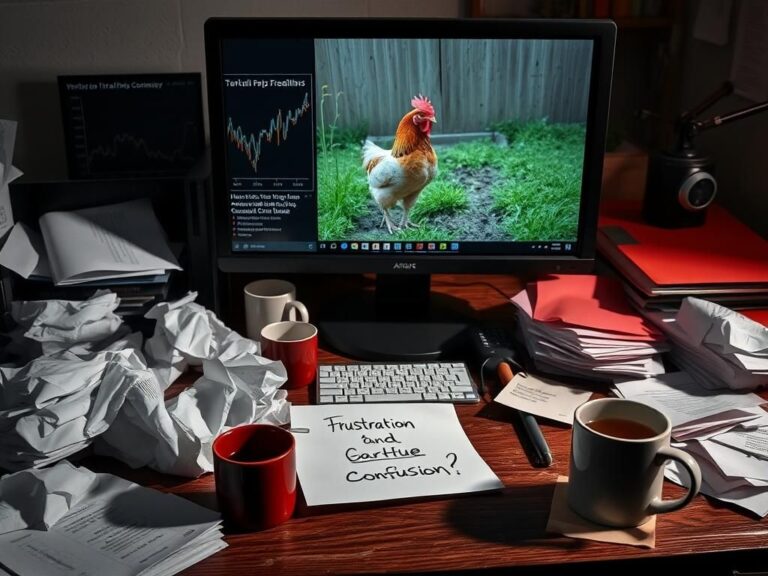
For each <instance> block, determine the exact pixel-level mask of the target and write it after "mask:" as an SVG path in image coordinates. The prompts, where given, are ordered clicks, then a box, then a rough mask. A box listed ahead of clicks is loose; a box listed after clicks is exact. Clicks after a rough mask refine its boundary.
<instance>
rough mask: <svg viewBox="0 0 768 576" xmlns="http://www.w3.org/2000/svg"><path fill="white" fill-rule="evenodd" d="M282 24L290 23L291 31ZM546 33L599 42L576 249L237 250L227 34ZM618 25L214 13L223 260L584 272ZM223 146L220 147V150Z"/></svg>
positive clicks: (285, 265)
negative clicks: (224, 82)
mask: <svg viewBox="0 0 768 576" xmlns="http://www.w3.org/2000/svg"><path fill="white" fill-rule="evenodd" d="M284 30H290V31H291V32H290V35H288V34H286V33H285V32H284ZM425 30H427V31H428V34H426V36H429V37H435V38H494V39H495V38H498V39H504V38H546V39H587V40H592V41H593V53H592V74H591V78H590V99H589V107H588V119H589V120H588V122H587V133H586V141H585V150H584V153H585V162H584V173H583V182H584V188H583V190H584V201H583V202H582V204H581V211H580V214H579V232H578V239H577V246H578V251H577V253H575V254H572V255H558V256H553V255H548V254H537V255H492V256H491V255H487V256H486V255H462V254H456V255H454V254H451V255H445V254H437V255H432V254H423V255H422V254H393V255H388V254H376V255H368V254H366V255H352V254H343V255H336V254H323V253H301V254H286V253H266V252H265V253H247V254H240V253H233V252H232V250H231V238H230V237H229V234H228V232H229V228H228V226H227V218H228V213H227V198H226V194H225V193H221V190H226V171H225V155H224V153H223V150H224V146H225V144H226V143H225V138H224V133H223V131H222V130H220V127H221V126H223V125H224V109H223V90H222V87H221V83H220V82H219V81H218V80H219V79H220V78H221V48H222V41H224V40H227V39H236V38H285V37H294V38H424V37H425ZM615 44H616V25H615V24H614V23H613V22H612V21H610V20H539V19H520V20H511V19H378V18H377V19H373V18H371V19H352V18H312V19H288V18H211V19H209V20H207V21H206V22H205V53H206V76H207V87H208V109H209V128H210V142H211V151H212V165H211V188H212V196H213V198H212V206H213V211H214V216H213V218H212V221H213V222H214V226H215V234H214V237H215V241H216V253H217V263H218V267H219V270H220V271H221V272H225V273H262V272H265V273H385V274H386V273H395V274H433V273H513V274H546V273H586V272H590V271H592V270H593V268H594V259H595V237H596V233H597V212H598V205H599V201H600V189H601V182H602V172H603V153H604V150H605V135H606V130H607V124H608V110H609V106H610V94H611V84H612V78H613V59H614V52H615ZM217 151H221V152H220V153H217Z"/></svg>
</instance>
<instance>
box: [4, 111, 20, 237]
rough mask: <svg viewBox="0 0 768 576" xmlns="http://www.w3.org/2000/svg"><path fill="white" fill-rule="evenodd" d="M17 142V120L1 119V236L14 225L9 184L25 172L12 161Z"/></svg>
mask: <svg viewBox="0 0 768 576" xmlns="http://www.w3.org/2000/svg"><path fill="white" fill-rule="evenodd" d="M15 143H16V122H14V121H13V120H2V119H0V238H2V237H3V235H4V234H5V233H6V232H7V231H8V230H10V228H11V226H13V210H12V209H11V195H10V191H9V189H8V185H9V184H10V183H11V182H13V181H14V180H16V178H18V177H19V176H21V175H22V174H23V172H22V171H21V170H19V169H18V168H16V166H14V165H13V164H11V161H12V160H13V148H14V146H15Z"/></svg>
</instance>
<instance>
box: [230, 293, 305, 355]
mask: <svg viewBox="0 0 768 576" xmlns="http://www.w3.org/2000/svg"><path fill="white" fill-rule="evenodd" d="M243 292H244V294H245V332H246V334H247V335H248V338H250V339H251V340H255V341H257V342H258V341H259V337H260V335H261V329H262V328H264V326H266V325H267V324H272V323H274V322H280V321H281V320H301V322H309V312H308V311H307V307H306V306H304V304H302V303H301V302H299V301H298V300H296V286H294V285H293V284H291V283H290V282H287V281H285V280H274V279H269V280H255V281H254V282H250V283H249V284H247V285H246V287H245V289H244V290H243ZM297 313H298V315H299V316H300V318H296V315H297Z"/></svg>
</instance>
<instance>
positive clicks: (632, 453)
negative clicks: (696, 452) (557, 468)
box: [568, 398, 701, 528]
mask: <svg viewBox="0 0 768 576" xmlns="http://www.w3.org/2000/svg"><path fill="white" fill-rule="evenodd" d="M671 433H672V425H671V423H670V421H669V418H667V417H666V416H665V415H664V414H663V413H661V412H659V411H658V410H656V409H655V408H652V407H650V406H647V405H645V404H642V403H640V402H635V401H634V400H626V399H623V398H602V399H600V400H592V401H590V402H586V403H584V404H582V405H581V406H579V408H578V409H577V410H576V414H575V415H574V420H573V435H572V442H571V460H570V472H569V477H568V504H569V505H570V507H571V508H572V509H573V510H574V511H575V512H576V513H578V514H579V515H580V516H582V517H584V518H586V519H587V520H590V521H592V522H596V523H598V524H604V525H607V526H614V527H618V528H628V527H632V526H639V525H640V524H643V523H644V522H646V521H647V520H648V519H649V518H650V517H651V516H652V515H654V514H660V513H663V512H672V511H674V510H679V509H680V508H682V507H684V506H685V505H686V504H688V503H689V502H690V501H691V499H693V497H694V496H695V495H696V493H697V492H698V491H699V488H700V487H701V471H700V470H699V466H698V465H697V464H696V461H695V460H694V459H693V458H692V457H691V455H690V454H688V453H686V452H684V451H682V450H679V449H677V448H672V447H671V446H670V445H669V441H670V437H671ZM668 460H673V461H675V462H677V463H678V464H680V465H681V466H682V467H683V469H685V470H687V472H688V475H689V476H690V480H691V481H690V486H689V488H688V492H687V493H686V494H685V496H682V497H680V498H676V499H672V500H663V499H662V497H661V492H662V485H663V483H664V465H665V464H666V462H667V461H668Z"/></svg>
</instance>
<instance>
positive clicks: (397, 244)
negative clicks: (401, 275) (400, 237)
mask: <svg viewBox="0 0 768 576" xmlns="http://www.w3.org/2000/svg"><path fill="white" fill-rule="evenodd" d="M402 249H403V245H402V244H401V243H400V242H395V247H394V250H402Z"/></svg>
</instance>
